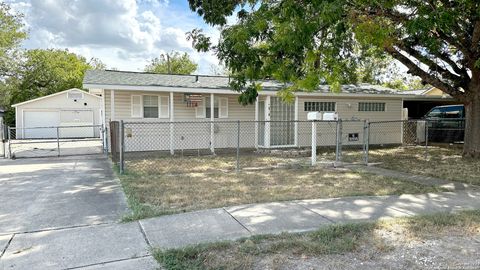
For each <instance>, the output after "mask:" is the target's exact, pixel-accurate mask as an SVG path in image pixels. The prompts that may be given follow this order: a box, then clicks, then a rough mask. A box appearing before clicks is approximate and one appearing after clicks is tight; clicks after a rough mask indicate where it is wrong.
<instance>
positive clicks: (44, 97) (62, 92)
mask: <svg viewBox="0 0 480 270" xmlns="http://www.w3.org/2000/svg"><path fill="white" fill-rule="evenodd" d="M69 91H81V92H82V94H84V95H85V94H86V95H89V96H91V97H95V98H102V97H99V96H97V95H94V94H91V93H88V92H86V91H83V90H82V89H78V88H72V89H68V90H64V91H61V92H58V93H54V94H51V95H48V96H43V97H39V98H34V99H31V100H27V101H24V102H20V103H17V104H13V105H12V107H17V106H20V105H24V104H28V103H32V102H35V101H39V100H42V99H46V98H50V97H54V96H58V95H61V94H65V93H66V92H69Z"/></svg>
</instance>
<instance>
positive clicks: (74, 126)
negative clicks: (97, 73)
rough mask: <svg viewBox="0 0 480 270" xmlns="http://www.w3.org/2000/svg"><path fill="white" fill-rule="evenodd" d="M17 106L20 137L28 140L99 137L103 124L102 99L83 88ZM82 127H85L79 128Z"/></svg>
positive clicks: (18, 133) (17, 126)
mask: <svg viewBox="0 0 480 270" xmlns="http://www.w3.org/2000/svg"><path fill="white" fill-rule="evenodd" d="M12 106H13V107H14V108H15V120H16V131H17V134H16V137H17V139H19V138H24V139H48V138H56V137H57V127H64V128H59V129H58V132H59V137H60V138H88V137H98V136H99V134H98V133H99V129H98V128H94V127H93V126H94V125H102V118H101V115H102V112H101V107H102V98H101V97H99V96H96V95H93V94H90V93H87V92H85V91H82V90H80V89H76V88H74V89H69V90H66V91H62V92H59V93H55V94H52V95H49V96H44V97H40V98H37V99H32V100H29V101H25V102H22V103H18V104H15V105H12ZM78 126H81V127H78Z"/></svg>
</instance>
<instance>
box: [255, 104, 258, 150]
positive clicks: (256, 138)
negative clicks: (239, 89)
mask: <svg viewBox="0 0 480 270" xmlns="http://www.w3.org/2000/svg"><path fill="white" fill-rule="evenodd" d="M255 149H258V96H257V98H256V99H255Z"/></svg>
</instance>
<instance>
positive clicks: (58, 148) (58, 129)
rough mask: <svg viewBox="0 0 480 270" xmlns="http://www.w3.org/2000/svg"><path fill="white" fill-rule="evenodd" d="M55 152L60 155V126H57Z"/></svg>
mask: <svg viewBox="0 0 480 270" xmlns="http://www.w3.org/2000/svg"><path fill="white" fill-rule="evenodd" d="M57 152H58V156H60V127H58V126H57Z"/></svg>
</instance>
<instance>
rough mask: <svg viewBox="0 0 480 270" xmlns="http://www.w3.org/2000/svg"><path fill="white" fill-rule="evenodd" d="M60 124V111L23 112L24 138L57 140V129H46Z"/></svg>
mask: <svg viewBox="0 0 480 270" xmlns="http://www.w3.org/2000/svg"><path fill="white" fill-rule="evenodd" d="M59 123H60V115H59V113H58V111H25V112H23V126H24V129H23V136H24V138H29V139H37V138H56V137H57V130H56V128H46V127H56V126H58V125H59ZM38 127H40V128H38ZM18 131H20V130H18ZM18 131H17V132H18ZM17 136H18V135H17Z"/></svg>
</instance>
